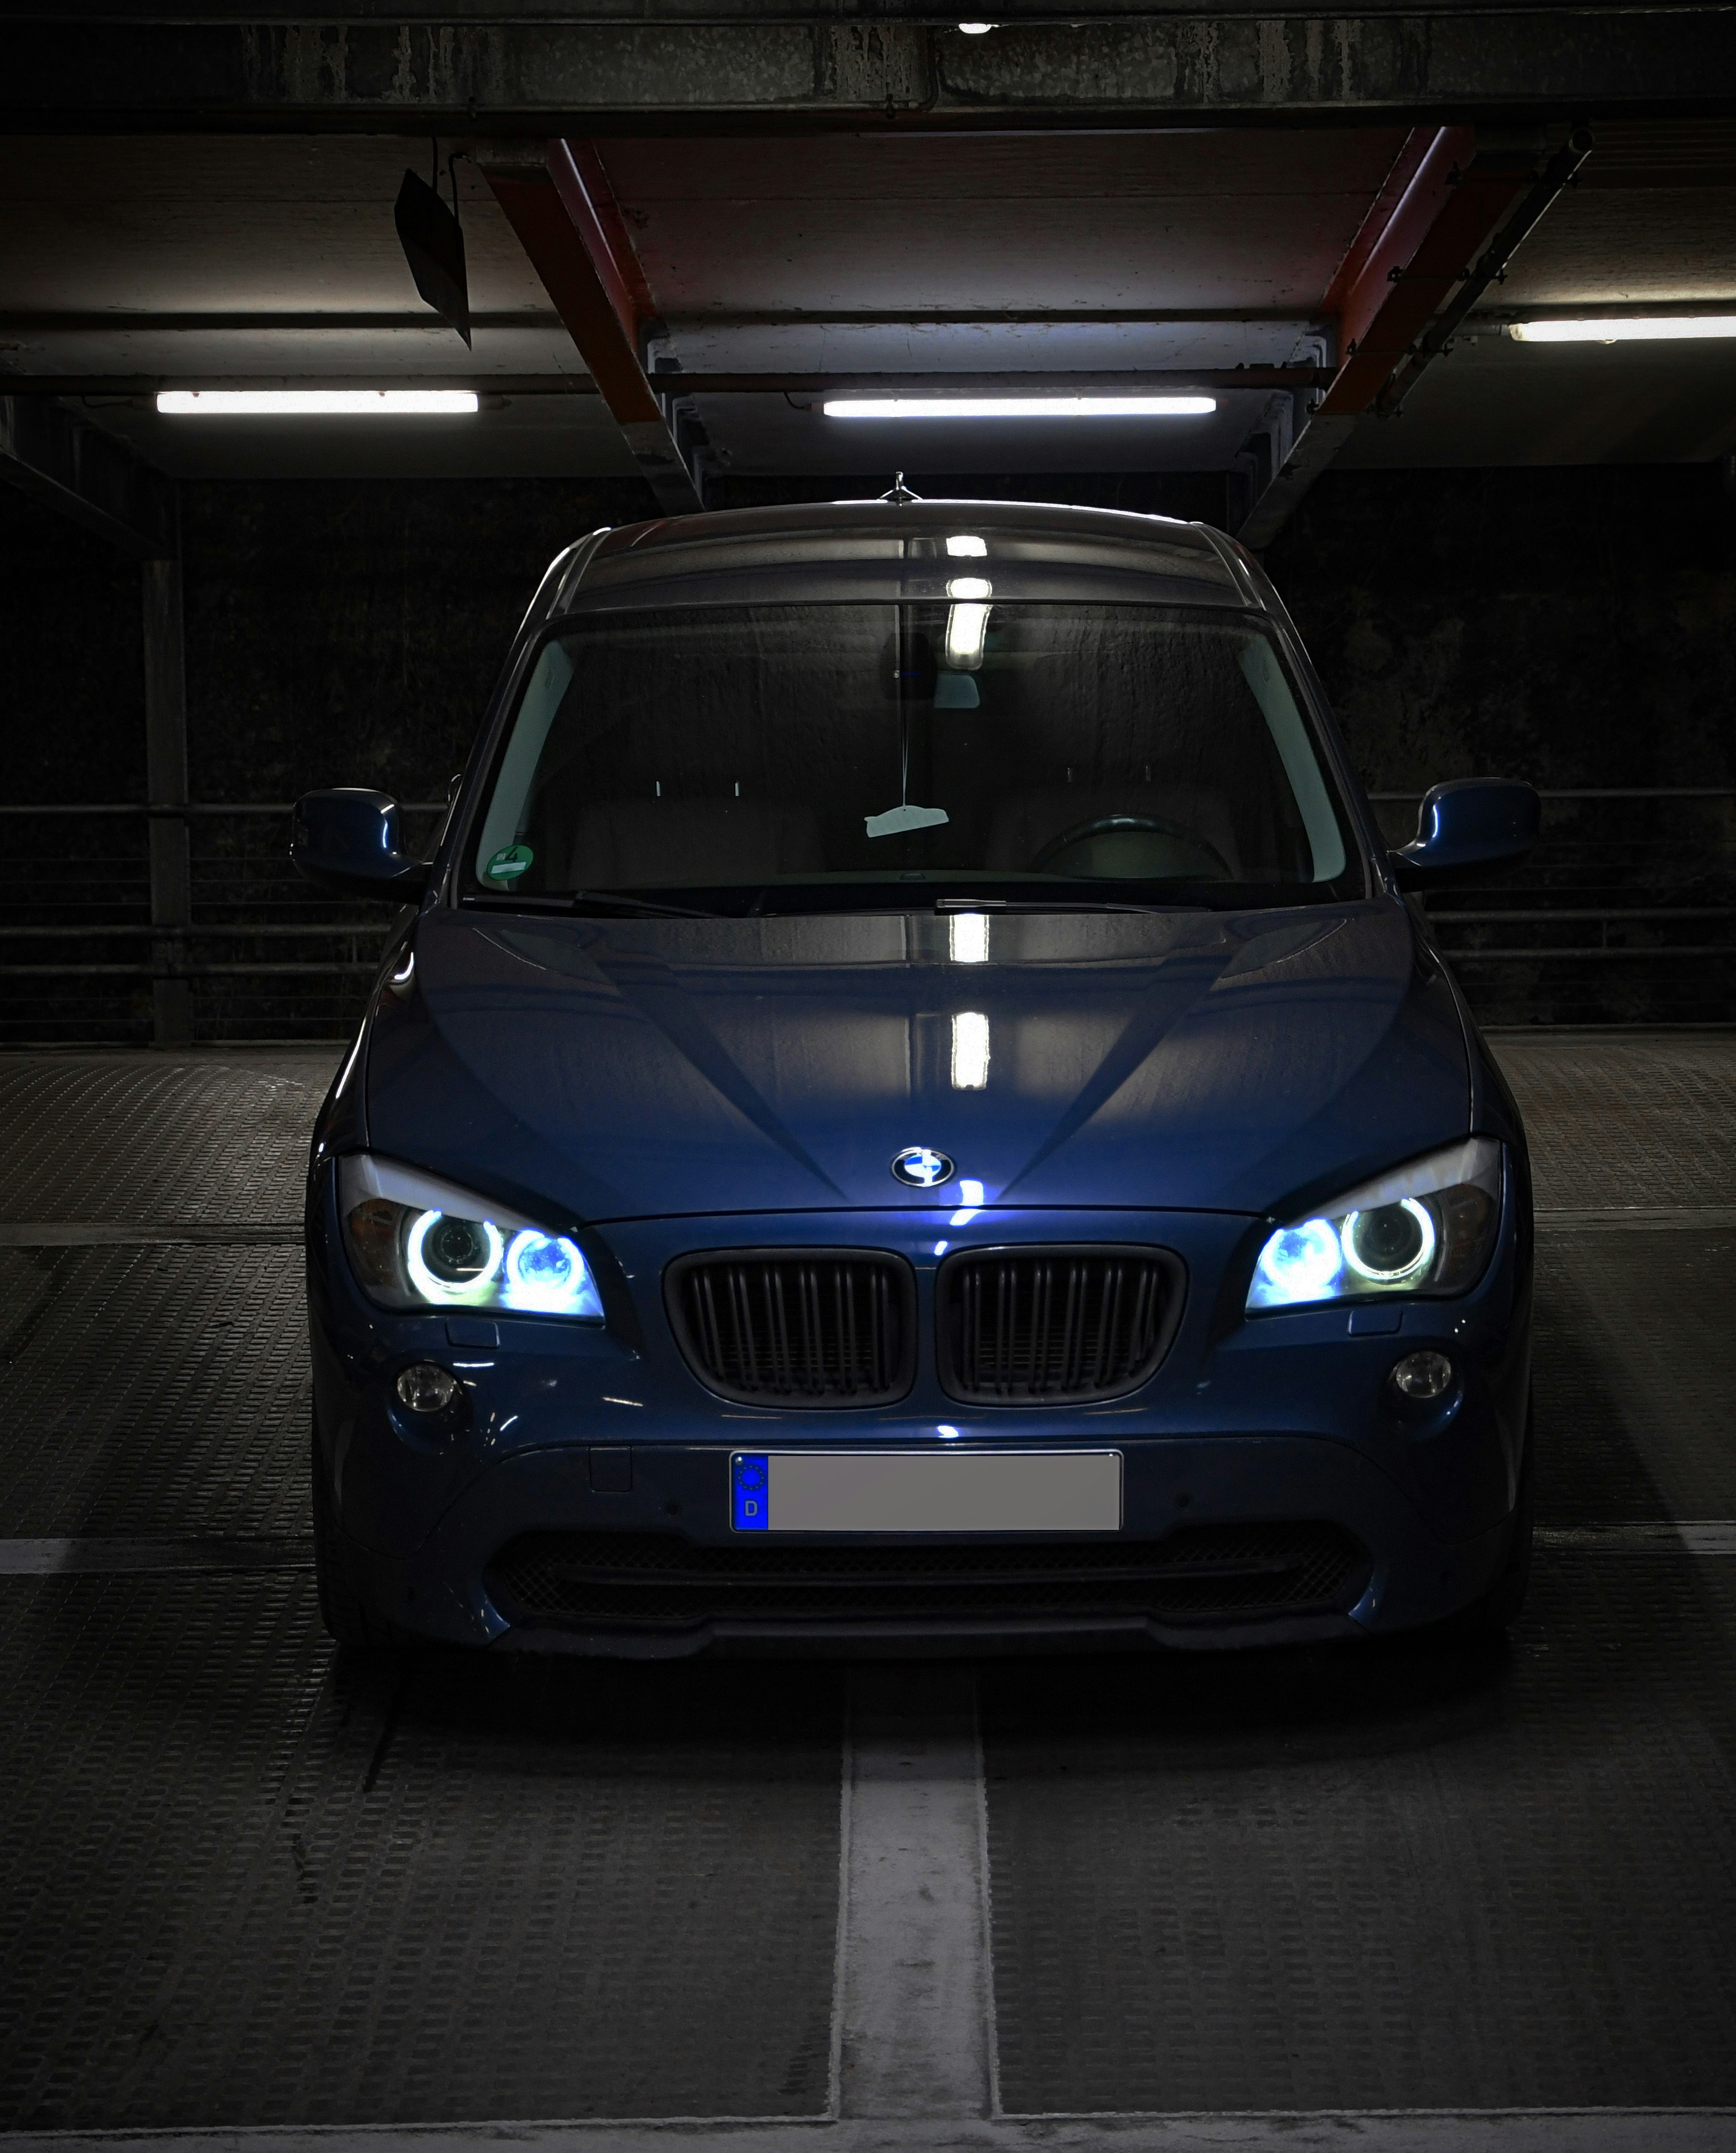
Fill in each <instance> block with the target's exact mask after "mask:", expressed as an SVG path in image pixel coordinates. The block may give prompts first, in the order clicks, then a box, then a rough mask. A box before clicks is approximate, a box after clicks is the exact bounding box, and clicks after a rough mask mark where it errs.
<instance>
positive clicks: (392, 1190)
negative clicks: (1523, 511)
mask: <svg viewBox="0 0 1736 2153" xmlns="http://www.w3.org/2000/svg"><path fill="white" fill-rule="evenodd" d="M338 1209H339V1215H340V1217H341V1218H342V1219H343V1221H344V1240H345V1242H346V1244H348V1246H349V1257H350V1261H351V1263H352V1264H353V1265H354V1267H355V1273H356V1276H357V1277H358V1278H359V1280H361V1283H362V1286H363V1289H364V1291H365V1292H366V1293H367V1294H368V1295H369V1297H370V1299H372V1300H379V1301H384V1303H385V1305H386V1306H387V1307H389V1308H401V1309H416V1310H426V1309H430V1308H451V1309H461V1308H462V1309H481V1308H490V1309H506V1310H509V1311H513V1312H514V1313H517V1314H518V1315H522V1316H572V1317H574V1318H576V1319H577V1320H578V1321H579V1322H581V1323H600V1322H601V1321H603V1300H602V1297H601V1295H599V1294H598V1291H597V1281H596V1280H595V1279H593V1277H592V1275H591V1267H590V1265H588V1263H587V1262H586V1261H585V1260H584V1256H583V1253H582V1252H581V1250H580V1249H579V1246H578V1243H577V1242H576V1241H573V1240H571V1239H568V1237H567V1235H565V1234H551V1233H549V1232H548V1231H547V1229H546V1228H544V1227H542V1226H539V1225H537V1224H536V1223H535V1222H534V1221H533V1220H532V1219H525V1218H521V1217H520V1216H519V1214H517V1212H516V1211H507V1210H504V1209H502V1208H501V1206H500V1205H499V1204H496V1203H494V1202H492V1201H491V1199H489V1198H487V1197H485V1196H473V1195H471V1194H470V1192H469V1191H468V1190H467V1189H463V1188H454V1187H453V1185H452V1183H451V1182H447V1181H436V1180H435V1179H434V1178H433V1177H432V1176H431V1175H430V1174H425V1173H416V1172H415V1170H414V1168H410V1167H405V1166H395V1165H393V1164H392V1163H391V1162H390V1161H389V1159H383V1158H369V1157H368V1156H367V1155H366V1154H365V1153H360V1154H357V1155H354V1156H352V1157H351V1158H345V1159H340V1160H339V1163H338Z"/></svg>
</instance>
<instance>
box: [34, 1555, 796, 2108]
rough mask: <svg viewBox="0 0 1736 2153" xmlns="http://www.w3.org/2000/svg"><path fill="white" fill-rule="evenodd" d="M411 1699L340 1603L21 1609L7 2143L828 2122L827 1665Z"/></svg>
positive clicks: (518, 1684)
mask: <svg viewBox="0 0 1736 2153" xmlns="http://www.w3.org/2000/svg"><path fill="white" fill-rule="evenodd" d="M378 1680H379V1677H369V1676H366V1675H357V1674H355V1673H354V1672H348V1671H346V1670H345V1669H343V1668H335V1669H334V1667H333V1659H332V1654H331V1650H330V1647H329V1646H328V1643H327V1641H326V1640H325V1638H324V1637H323V1635H322V1634H321V1633H320V1631H319V1630H318V1617H317V1616H316V1615H315V1613H314V1611H313V1587H312V1584H311V1581H310V1580H307V1579H304V1578H277V1579H269V1580H249V1579H232V1578H224V1579H199V1580H183V1579H176V1580H162V1579H151V1580H146V1579H130V1578H129V1579H119V1578H111V1579H96V1578H84V1579H73V1580H48V1581H43V1582H33V1581H28V1580H8V1581H7V1582H5V1584H4V1585H3V1587H0V1756H3V1757H4V1758H5V1760H6V1769H5V1787H6V1797H5V1805H4V1815H3V1827H0V2127H11V2128H21V2127H35V2128H38V2129H43V2128H48V2127H51V2126H72V2125H86V2126H94V2125H132V2126H135V2127H144V2126H150V2125H177V2124H178V2125H191V2124H196V2123H197V2124H216V2123H234V2124H242V2123H273V2122H275V2123H318V2122H330V2121H345V2122H367V2121H369V2120H383V2119H395V2120H405V2121H410V2120H417V2119H428V2120H437V2119H446V2120H457V2119H462V2118H467V2117H478V2118H486V2117H495V2116H525V2115H566V2116H575V2117H576V2116H584V2115H681V2114H687V2115H800V2114H808V2115H812V2114H814V2113H817V2111H818V2110H821V2109H822V2107H823V2105H824V2102H825V2098H826V2085H827V2061H828V2044H829V2038H830V2031H829V2028H830V2009H831V1972H832V1952H833V1944H834V1928H835V1919H836V1910H837V1860H838V1844H837V1814H838V1793H837V1772H838V1719H837V1709H836V1698H837V1684H836V1682H835V1680H834V1679H833V1678H832V1677H831V1676H830V1675H829V1674H828V1673H827V1672H826V1671H824V1670H808V1671H806V1672H804V1671H802V1670H800V1669H797V1670H792V1671H787V1672H783V1673H781V1674H780V1676H779V1677H778V1678H777V1680H776V1682H768V1681H766V1679H765V1678H764V1677H763V1676H762V1675H761V1674H759V1673H756V1672H754V1671H752V1670H751V1669H743V1668H737V1669H734V1670H717V1669H712V1670H708V1671H705V1672H700V1671H698V1670H694V1669H687V1668H675V1669H669V1668H650V1669H647V1668H632V1669H628V1670H610V1669H603V1670H600V1671H597V1670H590V1671H588V1670H584V1669H582V1668H581V1669H574V1668H572V1667H561V1666H557V1667H533V1668H532V1669H531V1670H529V1671H528V1672H527V1673H526V1674H524V1675H522V1676H520V1677H515V1676H514V1675H513V1673H512V1670H510V1669H508V1668H504V1667H503V1666H502V1663H501V1662H499V1661H482V1662H458V1663H456V1664H455V1663H454V1662H450V1661H446V1660H444V1659H440V1658H428V1659H425V1660H422V1661H420V1662H417V1663H416V1664H415V1667H414V1670H413V1672H412V1673H411V1675H410V1679H409V1682H408V1686H407V1687H405V1688H404V1689H403V1690H402V1691H401V1692H397V1693H394V1692H390V1691H389V1690H382V1689H380V1688H379V1687H373V1686H372V1685H373V1684H374V1683H375V1682H378Z"/></svg>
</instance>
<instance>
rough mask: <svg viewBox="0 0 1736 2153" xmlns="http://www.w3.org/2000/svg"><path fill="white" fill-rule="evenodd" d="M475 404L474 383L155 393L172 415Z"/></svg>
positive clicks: (382, 410)
mask: <svg viewBox="0 0 1736 2153" xmlns="http://www.w3.org/2000/svg"><path fill="white" fill-rule="evenodd" d="M476 408H477V406H476V391H475V390H474V389H163V390H161V391H160V394H158V397H157V409H158V410H159V411H161V412H163V413H165V415H167V416H168V417H170V418H172V419H189V418H225V419H354V418H374V417H380V418H393V419H398V418H435V417H451V416H453V415H457V414H459V413H463V412H471V411H474V410H476Z"/></svg>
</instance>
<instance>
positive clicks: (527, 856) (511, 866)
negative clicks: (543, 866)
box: [488, 845, 537, 882]
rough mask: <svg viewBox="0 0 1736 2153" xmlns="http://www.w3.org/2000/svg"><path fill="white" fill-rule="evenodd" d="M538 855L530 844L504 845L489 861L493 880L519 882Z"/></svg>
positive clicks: (489, 869)
mask: <svg viewBox="0 0 1736 2153" xmlns="http://www.w3.org/2000/svg"><path fill="white" fill-rule="evenodd" d="M536 857H537V855H536V854H535V853H533V852H532V850H531V848H530V847H529V846H528V845H502V846H501V848H500V850H499V851H498V852H497V853H496V854H495V856H494V858H492V859H491V861H490V862H489V863H488V879H489V880H490V881H491V882H517V879H518V878H519V877H520V876H521V875H522V873H524V871H525V869H526V868H527V867H528V866H529V865H530V863H531V862H532V860H533V859H535V858H536Z"/></svg>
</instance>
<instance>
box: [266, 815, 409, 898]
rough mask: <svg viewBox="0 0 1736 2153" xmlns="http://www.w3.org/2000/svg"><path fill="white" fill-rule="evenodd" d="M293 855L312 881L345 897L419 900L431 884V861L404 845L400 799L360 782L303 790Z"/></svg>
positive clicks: (293, 832)
mask: <svg viewBox="0 0 1736 2153" xmlns="http://www.w3.org/2000/svg"><path fill="white" fill-rule="evenodd" d="M289 857H290V858H291V859H292V860H293V861H294V863H295V864H296V866H297V867H298V868H299V869H300V870H301V872H302V873H303V874H304V875H305V876H306V877H307V878H308V881H309V882H311V883H315V884H317V885H318V888H321V889H328V890H331V891H333V892H334V893H336V894H337V895H339V896H340V897H382V898H387V899H389V900H395V901H396V902H397V903H400V904H413V903H415V900H416V899H417V898H419V897H420V895H421V894H422V893H423V891H424V890H425V889H426V888H427V887H428V863H427V861H426V860H413V859H410V858H407V857H406V856H405V854H404V853H401V852H400V850H399V849H398V802H396V801H395V800H394V799H393V798H392V797H391V796H390V794H389V793H386V792H369V791H364V790H363V789H362V788H361V787H360V786H344V787H343V788H341V789H340V790H339V791H332V792H304V793H303V795H302V797H301V798H300V799H299V800H298V801H297V802H296V805H295V820H294V822H293V825H292V826H291V829H290V836H289Z"/></svg>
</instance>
